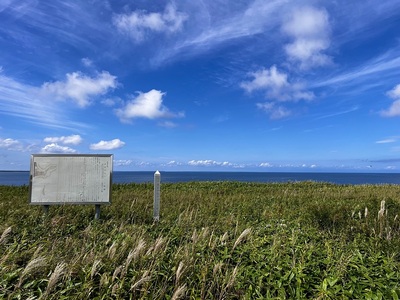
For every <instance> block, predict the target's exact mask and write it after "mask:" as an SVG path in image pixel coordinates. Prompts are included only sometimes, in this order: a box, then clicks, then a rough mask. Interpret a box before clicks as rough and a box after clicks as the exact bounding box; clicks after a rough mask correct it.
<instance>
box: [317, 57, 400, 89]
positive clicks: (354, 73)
mask: <svg viewBox="0 0 400 300" xmlns="http://www.w3.org/2000/svg"><path fill="white" fill-rule="evenodd" d="M399 54H400V53H399V50H389V51H387V52H386V53H384V54H381V55H379V56H377V57H374V58H373V59H371V60H369V61H367V62H365V63H363V64H361V65H359V66H356V67H354V68H353V69H350V70H349V71H346V72H342V73H338V74H336V75H332V74H330V75H329V76H328V77H325V78H322V79H320V80H315V81H314V82H312V83H310V87H311V88H318V87H335V86H341V87H349V86H355V85H359V84H360V83H364V84H365V83H368V82H369V83H371V84H373V85H374V86H376V83H377V80H378V81H380V82H383V81H385V80H386V79H387V78H393V77H394V76H396V75H397V76H398V75H399V74H400V71H399V70H400V55H399Z"/></svg>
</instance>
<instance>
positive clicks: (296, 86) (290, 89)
mask: <svg viewBox="0 0 400 300" xmlns="http://www.w3.org/2000/svg"><path fill="white" fill-rule="evenodd" d="M249 76H250V77H252V78H253V79H252V80H251V81H243V82H242V83H241V84H240V87H241V88H243V89H244V90H246V91H247V92H249V93H251V92H253V91H256V90H263V91H266V93H267V94H266V96H267V98H269V99H274V100H278V101H298V100H312V99H313V98H314V94H313V93H312V92H307V91H304V87H303V85H302V84H300V83H290V82H289V81H288V75H287V74H286V73H283V72H280V71H279V70H278V69H277V68H276V66H275V65H274V66H272V67H271V68H269V69H261V70H258V71H255V72H251V73H249Z"/></svg>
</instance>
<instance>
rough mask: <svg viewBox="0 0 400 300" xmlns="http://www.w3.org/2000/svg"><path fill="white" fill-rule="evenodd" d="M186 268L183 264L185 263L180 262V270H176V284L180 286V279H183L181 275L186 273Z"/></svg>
mask: <svg viewBox="0 0 400 300" xmlns="http://www.w3.org/2000/svg"><path fill="white" fill-rule="evenodd" d="M184 267H185V265H184V264H183V262H182V261H181V262H179V265H178V268H177V269H176V274H175V277H176V281H175V282H176V284H178V282H179V279H180V278H181V275H182V273H183V272H184Z"/></svg>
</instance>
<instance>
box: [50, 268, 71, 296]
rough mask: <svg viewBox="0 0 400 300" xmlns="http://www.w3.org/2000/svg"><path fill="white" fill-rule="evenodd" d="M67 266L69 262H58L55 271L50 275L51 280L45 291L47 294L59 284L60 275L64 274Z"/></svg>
mask: <svg viewBox="0 0 400 300" xmlns="http://www.w3.org/2000/svg"><path fill="white" fill-rule="evenodd" d="M66 267H67V264H66V263H64V262H61V263H58V264H57V266H56V267H55V268H54V271H53V273H52V274H51V276H50V279H49V282H48V284H47V288H46V291H45V295H48V294H49V293H50V292H51V291H52V289H53V288H54V287H55V285H56V284H57V282H58V280H59V279H60V277H61V276H63V275H64V273H65V270H66Z"/></svg>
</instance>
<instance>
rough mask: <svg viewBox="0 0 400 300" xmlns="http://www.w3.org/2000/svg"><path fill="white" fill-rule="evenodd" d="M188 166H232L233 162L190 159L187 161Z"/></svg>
mask: <svg viewBox="0 0 400 300" xmlns="http://www.w3.org/2000/svg"><path fill="white" fill-rule="evenodd" d="M187 164H188V165H189V166H205V167H209V166H222V167H229V166H233V164H231V163H230V162H227V161H224V162H218V161H215V160H209V159H206V160H190V161H188V163H187Z"/></svg>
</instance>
